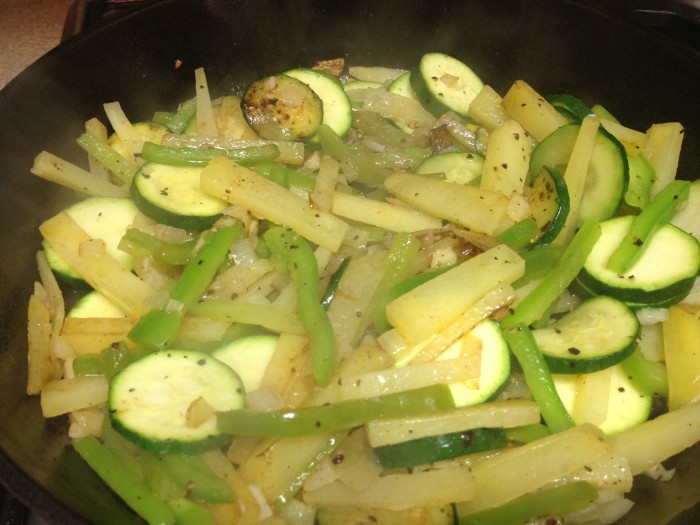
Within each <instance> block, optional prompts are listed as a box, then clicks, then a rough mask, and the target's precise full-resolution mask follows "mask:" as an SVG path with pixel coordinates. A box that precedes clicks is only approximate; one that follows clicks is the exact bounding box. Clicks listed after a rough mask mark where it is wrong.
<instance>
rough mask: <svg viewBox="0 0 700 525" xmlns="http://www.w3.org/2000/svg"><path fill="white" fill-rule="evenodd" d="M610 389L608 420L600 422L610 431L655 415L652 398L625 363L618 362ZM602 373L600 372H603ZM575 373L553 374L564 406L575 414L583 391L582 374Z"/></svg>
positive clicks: (602, 426)
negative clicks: (638, 385)
mask: <svg viewBox="0 0 700 525" xmlns="http://www.w3.org/2000/svg"><path fill="white" fill-rule="evenodd" d="M611 370H612V376H611V379H610V389H609V391H608V410H607V415H606V417H605V420H604V421H603V422H602V423H600V424H599V425H598V427H600V429H601V430H602V431H603V432H605V433H606V434H614V433H616V432H621V431H623V430H625V429H627V428H630V427H633V426H636V425H639V424H640V423H643V422H644V421H646V420H647V419H649V416H650V415H651V406H652V398H651V396H648V395H646V394H644V392H642V391H641V390H639V389H638V388H637V387H636V386H635V384H634V381H633V380H631V379H630V377H629V375H628V374H627V373H626V372H625V370H624V368H623V366H622V364H617V365H614V366H613V367H612V368H611ZM599 373H600V372H599ZM580 377H581V376H578V375H571V374H553V375H552V379H553V380H554V387H555V388H556V390H557V393H558V394H559V397H560V398H561V400H562V403H564V407H565V408H566V409H567V410H568V412H569V413H570V414H572V415H574V421H575V422H576V423H582V422H581V421H576V417H575V410H574V408H575V403H576V397H577V395H578V393H579V378H580Z"/></svg>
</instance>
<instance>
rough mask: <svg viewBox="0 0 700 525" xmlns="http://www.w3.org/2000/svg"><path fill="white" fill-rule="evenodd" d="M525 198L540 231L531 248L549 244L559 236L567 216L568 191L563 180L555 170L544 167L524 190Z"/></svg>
mask: <svg viewBox="0 0 700 525" xmlns="http://www.w3.org/2000/svg"><path fill="white" fill-rule="evenodd" d="M525 197H526V198H527V200H528V202H529V204H530V211H531V213H532V218H533V219H534V220H535V222H536V223H537V226H538V228H539V231H540V235H539V237H538V238H537V240H536V241H535V242H534V243H533V245H532V246H533V247H534V246H539V245H542V244H549V243H550V242H552V241H553V240H554V239H556V237H557V235H559V232H560V231H561V229H562V228H563V227H564V223H565V222H566V218H567V217H568V216H569V191H568V190H567V188H566V183H565V182H564V178H563V177H562V176H561V175H559V174H558V173H557V172H556V171H555V170H553V169H550V168H547V167H544V168H543V169H542V170H540V172H539V173H538V174H537V175H536V176H535V179H534V180H533V182H532V185H531V186H529V187H526V188H525Z"/></svg>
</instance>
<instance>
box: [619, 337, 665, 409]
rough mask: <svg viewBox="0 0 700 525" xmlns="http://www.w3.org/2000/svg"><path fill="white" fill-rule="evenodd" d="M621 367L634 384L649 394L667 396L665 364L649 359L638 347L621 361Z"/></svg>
mask: <svg viewBox="0 0 700 525" xmlns="http://www.w3.org/2000/svg"><path fill="white" fill-rule="evenodd" d="M622 368H623V370H624V371H625V373H626V374H627V375H628V376H629V378H630V380H631V381H632V383H634V385H635V386H636V387H637V388H639V389H640V390H642V392H644V393H645V394H646V395H649V396H663V397H665V396H668V375H667V374H666V365H665V364H664V363H659V362H656V361H650V360H648V359H646V358H645V357H644V355H643V354H642V351H641V350H640V349H639V348H635V349H634V352H632V354H631V355H630V356H629V357H628V358H627V359H625V360H624V361H623V362H622Z"/></svg>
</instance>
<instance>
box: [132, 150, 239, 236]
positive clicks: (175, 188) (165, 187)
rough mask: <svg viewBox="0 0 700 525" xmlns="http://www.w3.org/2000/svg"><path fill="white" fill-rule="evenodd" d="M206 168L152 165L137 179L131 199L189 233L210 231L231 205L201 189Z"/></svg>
mask: <svg viewBox="0 0 700 525" xmlns="http://www.w3.org/2000/svg"><path fill="white" fill-rule="evenodd" d="M202 169H203V168H201V167H196V166H168V165H165V164H156V163H148V164H146V165H144V166H143V167H142V168H141V169H140V170H139V171H138V172H137V173H136V175H135V176H134V179H133V181H132V183H131V197H132V198H133V200H134V203H135V204H136V207H137V208H138V209H139V211H141V213H143V214H144V215H146V216H147V217H150V218H151V219H153V220H154V221H156V222H160V223H162V224H167V225H168V226H174V227H176V228H183V229H186V230H206V229H207V228H211V227H212V225H213V224H214V223H215V222H216V221H217V219H218V218H219V217H220V216H221V213H222V212H223V211H224V209H226V207H227V206H228V204H227V203H226V202H224V201H222V200H220V199H217V198H216V197H212V196H211V195H208V194H206V193H204V192H203V191H202V190H201V188H200V185H199V178H200V174H201V173H202Z"/></svg>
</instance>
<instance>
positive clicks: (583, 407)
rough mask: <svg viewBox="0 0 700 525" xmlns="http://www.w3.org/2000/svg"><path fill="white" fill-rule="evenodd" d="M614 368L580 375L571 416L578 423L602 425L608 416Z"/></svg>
mask: <svg viewBox="0 0 700 525" xmlns="http://www.w3.org/2000/svg"><path fill="white" fill-rule="evenodd" d="M612 371H613V369H612V368H610V367H609V368H606V369H603V370H599V371H597V372H593V373H591V374H581V375H579V376H578V380H577V383H578V388H577V394H576V400H575V401H574V409H573V412H572V414H571V417H573V418H574V421H576V422H577V423H579V424H580V423H591V424H593V425H596V426H600V425H601V424H602V423H603V421H605V419H606V418H607V417H608V400H609V398H610V381H611V380H612Z"/></svg>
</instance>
